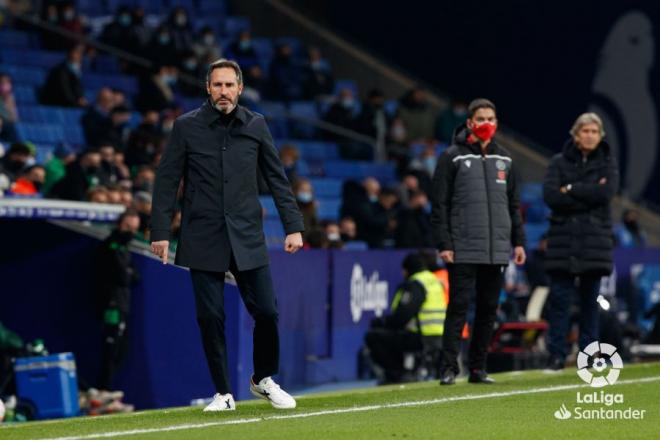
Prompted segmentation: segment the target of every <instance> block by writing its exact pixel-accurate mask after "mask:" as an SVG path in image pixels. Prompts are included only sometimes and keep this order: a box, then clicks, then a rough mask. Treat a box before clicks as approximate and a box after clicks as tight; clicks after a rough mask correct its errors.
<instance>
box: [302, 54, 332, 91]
mask: <svg viewBox="0 0 660 440" xmlns="http://www.w3.org/2000/svg"><path fill="white" fill-rule="evenodd" d="M307 55H308V57H309V60H308V61H307V64H306V65H305V72H304V74H305V98H306V99H314V98H316V97H318V96H323V95H331V94H332V92H333V91H334V89H335V79H334V76H333V75H332V70H331V69H330V63H328V61H327V60H325V59H323V58H322V56H321V50H320V49H319V48H318V47H311V48H310V49H309V50H308V51H307Z"/></svg>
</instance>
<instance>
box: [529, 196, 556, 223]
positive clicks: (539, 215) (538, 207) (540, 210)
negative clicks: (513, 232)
mask: <svg viewBox="0 0 660 440" xmlns="http://www.w3.org/2000/svg"><path fill="white" fill-rule="evenodd" d="M549 216H550V208H548V207H547V206H546V204H545V203H543V201H542V200H537V201H536V202H534V203H531V204H529V205H528V206H527V209H526V210H525V220H526V221H527V223H545V222H546V221H548V217H549Z"/></svg>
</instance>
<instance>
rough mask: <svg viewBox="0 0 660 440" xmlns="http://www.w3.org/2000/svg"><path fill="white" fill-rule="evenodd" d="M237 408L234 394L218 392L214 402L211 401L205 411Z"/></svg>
mask: <svg viewBox="0 0 660 440" xmlns="http://www.w3.org/2000/svg"><path fill="white" fill-rule="evenodd" d="M235 409H236V402H234V396H232V395H231V394H229V393H227V394H220V393H216V395H215V396H213V402H211V403H209V404H208V405H207V406H206V408H204V412H208V411H234V410H235Z"/></svg>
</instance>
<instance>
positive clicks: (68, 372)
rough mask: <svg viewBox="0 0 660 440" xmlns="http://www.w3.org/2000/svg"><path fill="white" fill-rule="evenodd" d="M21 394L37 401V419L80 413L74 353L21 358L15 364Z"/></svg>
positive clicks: (25, 397)
mask: <svg viewBox="0 0 660 440" xmlns="http://www.w3.org/2000/svg"><path fill="white" fill-rule="evenodd" d="M14 373H15V375H16V388H17V392H18V396H19V397H20V398H22V399H25V400H29V401H30V402H32V404H34V406H35V408H36V410H37V413H36V418H37V419H51V418H55V417H72V416H77V415H78V414H79V413H80V407H79V406H78V380H77V377H76V361H75V359H74V357H73V353H60V354H54V355H51V356H39V357H29V358H18V359H16V363H15V364H14Z"/></svg>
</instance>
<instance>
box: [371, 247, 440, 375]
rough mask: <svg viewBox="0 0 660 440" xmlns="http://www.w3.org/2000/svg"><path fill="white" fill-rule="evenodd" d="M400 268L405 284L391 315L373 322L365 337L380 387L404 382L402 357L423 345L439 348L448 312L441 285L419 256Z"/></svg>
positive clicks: (407, 258)
mask: <svg viewBox="0 0 660 440" xmlns="http://www.w3.org/2000/svg"><path fill="white" fill-rule="evenodd" d="M402 268H403V275H404V278H405V281H404V282H403V283H402V284H401V285H399V286H398V288H397V290H396V293H395V295H394V299H393V300H392V306H391V309H390V313H389V314H388V315H387V316H385V317H383V318H375V319H374V320H373V321H372V322H371V329H370V330H369V331H368V332H367V334H366V337H365V342H366V346H367V348H368V350H369V355H370V358H371V361H372V362H373V364H375V365H376V366H377V367H379V368H376V372H377V374H378V375H381V376H382V377H380V382H381V383H397V382H401V381H403V380H404V371H405V369H404V360H403V357H404V353H408V352H418V351H421V350H422V349H423V348H424V346H425V345H426V344H432V345H433V346H434V347H439V346H440V344H441V341H442V333H443V330H444V322H445V313H446V310H447V302H446V300H445V295H444V289H443V287H442V284H441V283H440V281H439V280H438V279H437V277H436V276H435V275H434V274H433V272H431V271H429V270H428V268H427V266H426V264H425V261H424V257H423V256H422V255H421V254H419V253H412V254H409V255H407V256H406V258H405V259H404V260H403V263H402ZM381 370H382V371H381Z"/></svg>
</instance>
